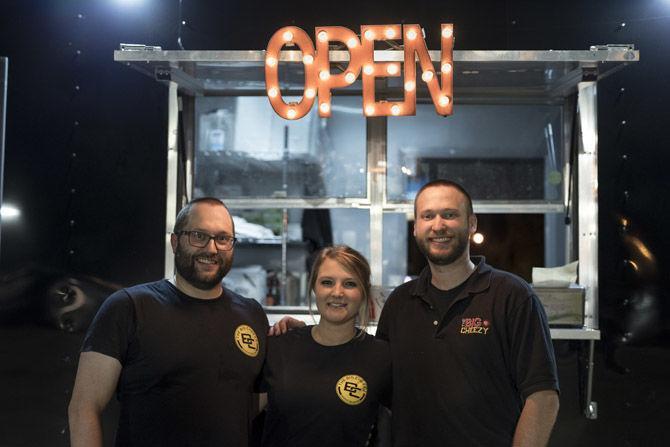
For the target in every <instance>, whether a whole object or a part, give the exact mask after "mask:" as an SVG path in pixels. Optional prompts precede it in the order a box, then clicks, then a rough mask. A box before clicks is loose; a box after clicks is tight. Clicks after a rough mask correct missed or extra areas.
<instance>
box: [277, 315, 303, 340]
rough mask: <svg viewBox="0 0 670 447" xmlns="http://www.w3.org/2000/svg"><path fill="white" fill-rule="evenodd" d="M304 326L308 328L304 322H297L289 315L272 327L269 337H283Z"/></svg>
mask: <svg viewBox="0 0 670 447" xmlns="http://www.w3.org/2000/svg"><path fill="white" fill-rule="evenodd" d="M304 326H306V325H305V322H304V321H302V320H297V319H295V318H293V317H289V316H288V315H287V316H285V317H284V318H282V319H281V320H279V321H277V322H276V323H275V324H273V325H272V326H270V329H269V330H268V335H269V336H274V335H281V334H285V333H287V332H288V331H290V330H291V329H296V328H299V327H304Z"/></svg>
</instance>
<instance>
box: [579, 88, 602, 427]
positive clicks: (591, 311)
mask: <svg viewBox="0 0 670 447" xmlns="http://www.w3.org/2000/svg"><path fill="white" fill-rule="evenodd" d="M596 86H597V84H596V81H595V77H594V79H593V80H588V81H585V82H580V83H579V84H577V92H578V98H577V101H578V107H579V127H580V130H581V135H580V137H581V139H580V147H579V153H578V155H577V185H578V196H579V204H578V220H579V222H578V231H579V283H580V284H581V285H583V286H584V287H585V288H586V296H585V304H584V310H585V315H584V324H585V325H586V327H589V328H593V329H598V113H597V111H598V109H597V107H598V102H597V100H598V95H597V89H596ZM594 346H595V340H589V359H588V364H587V371H586V374H587V377H586V396H585V399H586V402H584V414H585V416H586V417H587V418H589V419H595V418H597V417H598V413H597V403H596V402H593V401H592V397H593V396H592V393H593V369H594V367H595V362H594Z"/></svg>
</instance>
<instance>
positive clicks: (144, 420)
mask: <svg viewBox="0 0 670 447" xmlns="http://www.w3.org/2000/svg"><path fill="white" fill-rule="evenodd" d="M267 327H268V324H267V318H266V316H265V313H264V312H263V309H262V307H261V306H260V305H259V304H258V303H257V302H255V301H254V300H251V299H247V298H243V297H241V296H239V295H237V294H235V293H233V292H231V291H229V290H226V289H224V292H223V294H222V295H221V296H220V297H219V298H217V299H213V300H200V299H195V298H192V297H189V296H187V295H185V294H183V293H181V292H180V291H179V290H178V289H177V288H176V287H175V286H173V285H172V284H171V283H169V282H168V281H166V280H162V281H158V282H155V283H150V284H144V285H139V286H135V287H131V288H128V289H123V290H120V291H118V292H116V293H114V294H113V295H112V296H110V297H109V298H108V299H107V300H106V301H105V302H104V303H103V305H102V307H101V308H100V311H99V312H98V314H97V316H96V317H95V320H94V321H93V323H92V325H91V327H90V328H89V331H88V333H87V335H86V338H85V340H84V345H83V348H82V351H95V352H99V353H102V354H105V355H108V356H111V357H114V358H116V359H118V360H119V361H120V362H121V364H122V366H123V368H122V370H121V376H120V377H119V382H118V386H117V397H118V399H119V401H120V403H121V415H120V418H119V427H118V430H117V434H116V445H118V446H124V447H125V446H161V447H165V446H175V447H177V446H179V447H184V446H194V447H195V446H198V447H201V446H216V447H221V446H226V447H228V446H234V447H238V446H239V447H247V445H248V437H249V425H250V419H251V414H250V412H251V403H252V392H253V387H254V383H255V381H256V380H257V378H258V376H259V374H260V371H261V368H262V365H263V360H264V358H265V339H266V338H265V337H266V332H267Z"/></svg>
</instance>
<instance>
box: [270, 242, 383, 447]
mask: <svg viewBox="0 0 670 447" xmlns="http://www.w3.org/2000/svg"><path fill="white" fill-rule="evenodd" d="M309 290H310V304H311V298H312V297H313V299H314V300H315V301H316V307H317V309H318V312H319V316H320V318H319V322H318V323H317V324H316V325H314V326H305V327H301V328H298V329H293V330H291V331H289V332H288V333H286V334H284V335H282V336H279V337H269V338H268V351H267V357H266V362H265V367H264V370H263V384H262V388H264V391H267V393H268V406H267V414H266V418H265V427H264V431H263V441H262V445H263V446H264V447H276V446H293V447H298V446H310V447H313V446H319V447H328V446H338V447H341V446H347V447H356V446H365V445H368V443H369V442H371V438H373V437H374V434H373V433H374V431H375V430H374V428H375V427H374V426H375V422H376V420H377V411H378V409H379V405H380V403H382V404H388V402H387V399H388V396H390V387H391V360H390V352H389V348H388V345H387V344H386V343H385V342H383V341H380V340H376V339H375V338H374V337H372V336H370V335H368V334H367V333H366V332H365V329H364V328H365V325H366V324H367V321H368V313H369V309H370V306H371V304H370V303H371V297H370V266H369V264H368V262H367V260H366V259H365V258H364V257H363V255H361V254H360V253H359V252H358V251H356V250H354V249H353V248H350V247H347V246H343V245H340V246H335V247H327V248H324V249H323V250H322V251H321V252H319V254H318V255H317V257H316V260H315V262H314V265H313V267H312V272H311V275H310V280H309Z"/></svg>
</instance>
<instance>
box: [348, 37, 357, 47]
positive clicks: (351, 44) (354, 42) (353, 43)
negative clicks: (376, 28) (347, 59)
mask: <svg viewBox="0 0 670 447" xmlns="http://www.w3.org/2000/svg"><path fill="white" fill-rule="evenodd" d="M356 45H358V39H356V38H355V37H352V38H351V39H349V40H347V46H348V47H349V48H354V47H355V46H356Z"/></svg>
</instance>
